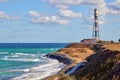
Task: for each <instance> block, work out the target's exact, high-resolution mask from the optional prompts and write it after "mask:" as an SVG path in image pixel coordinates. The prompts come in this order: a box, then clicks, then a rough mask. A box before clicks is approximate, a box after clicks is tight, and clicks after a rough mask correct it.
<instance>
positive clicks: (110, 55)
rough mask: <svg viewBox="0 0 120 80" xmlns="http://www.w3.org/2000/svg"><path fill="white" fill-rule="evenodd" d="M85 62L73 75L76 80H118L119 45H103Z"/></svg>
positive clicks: (119, 73)
mask: <svg viewBox="0 0 120 80" xmlns="http://www.w3.org/2000/svg"><path fill="white" fill-rule="evenodd" d="M86 60H87V61H88V62H87V63H86V65H85V67H83V68H78V69H77V70H76V71H75V73H74V74H73V75H74V76H75V79H76V80H120V44H103V45H102V46H101V47H100V48H99V49H98V50H97V51H96V53H95V54H94V55H91V56H89V57H88V58H86Z"/></svg>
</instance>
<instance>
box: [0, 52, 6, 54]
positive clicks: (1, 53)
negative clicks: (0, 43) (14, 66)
mask: <svg viewBox="0 0 120 80" xmlns="http://www.w3.org/2000/svg"><path fill="white" fill-rule="evenodd" d="M0 54H8V52H0Z"/></svg>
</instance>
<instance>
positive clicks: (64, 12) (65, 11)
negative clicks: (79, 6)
mask: <svg viewBox="0 0 120 80" xmlns="http://www.w3.org/2000/svg"><path fill="white" fill-rule="evenodd" d="M59 13H60V15H61V16H64V17H69V18H77V17H82V14H81V13H75V12H73V11H72V10H68V9H61V10H60V11H59Z"/></svg>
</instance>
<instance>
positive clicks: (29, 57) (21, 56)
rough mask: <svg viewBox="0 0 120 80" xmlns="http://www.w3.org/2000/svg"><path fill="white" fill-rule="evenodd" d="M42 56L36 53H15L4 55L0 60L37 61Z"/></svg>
mask: <svg viewBox="0 0 120 80" xmlns="http://www.w3.org/2000/svg"><path fill="white" fill-rule="evenodd" d="M41 58H43V56H41V55H38V54H27V53H15V54H12V55H10V56H4V57H3V58H1V60H10V61H24V62H38V61H43V60H40V59H41Z"/></svg>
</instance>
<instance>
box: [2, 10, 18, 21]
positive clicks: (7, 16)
mask: <svg viewBox="0 0 120 80" xmlns="http://www.w3.org/2000/svg"><path fill="white" fill-rule="evenodd" d="M0 19H3V20H8V21H10V20H18V19H20V18H19V17H17V16H10V15H8V14H6V13H5V12H3V11H0Z"/></svg>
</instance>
